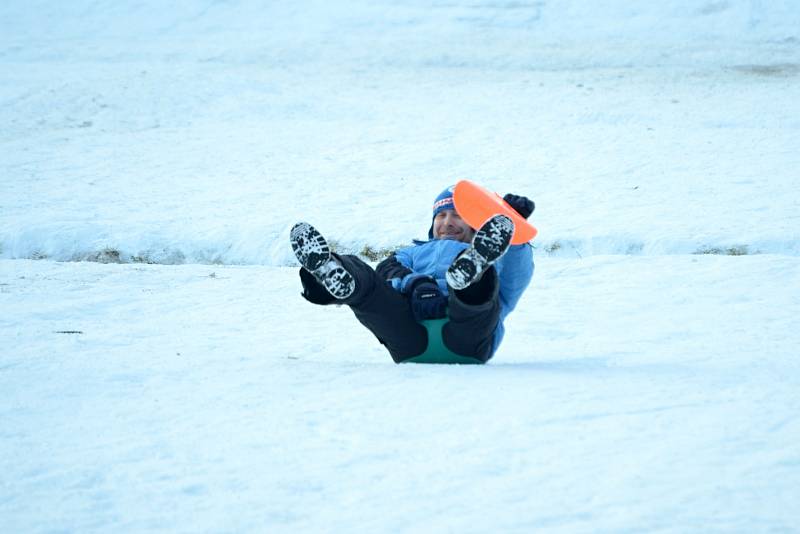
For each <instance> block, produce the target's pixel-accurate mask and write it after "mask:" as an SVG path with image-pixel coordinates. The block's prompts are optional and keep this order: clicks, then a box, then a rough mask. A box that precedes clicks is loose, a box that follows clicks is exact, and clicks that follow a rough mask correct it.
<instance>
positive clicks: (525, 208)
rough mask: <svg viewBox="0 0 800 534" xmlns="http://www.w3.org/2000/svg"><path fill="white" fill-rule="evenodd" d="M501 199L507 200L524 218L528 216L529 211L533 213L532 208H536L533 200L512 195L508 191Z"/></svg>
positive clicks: (529, 214)
mask: <svg viewBox="0 0 800 534" xmlns="http://www.w3.org/2000/svg"><path fill="white" fill-rule="evenodd" d="M503 200H505V201H506V202H508V204H509V205H510V206H511V207H512V208H514V210H515V211H516V212H517V213H519V214H520V215H522V216H523V217H524V218H526V219H527V218H528V217H530V216H531V213H533V210H534V209H536V204H534V203H533V200H531V199H529V198H528V197H523V196H520V195H512V194H511V193H509V194H507V195H506V196H504V197H503Z"/></svg>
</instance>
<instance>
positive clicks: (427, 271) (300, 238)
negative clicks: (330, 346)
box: [290, 187, 534, 363]
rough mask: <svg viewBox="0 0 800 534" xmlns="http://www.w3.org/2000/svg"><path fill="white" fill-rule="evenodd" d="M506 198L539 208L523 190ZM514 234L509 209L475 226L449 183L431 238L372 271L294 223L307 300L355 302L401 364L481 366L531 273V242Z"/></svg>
mask: <svg viewBox="0 0 800 534" xmlns="http://www.w3.org/2000/svg"><path fill="white" fill-rule="evenodd" d="M504 200H505V201H506V202H507V203H508V205H510V206H511V207H512V208H513V209H514V210H516V212H517V213H518V214H519V216H521V217H522V218H524V219H527V218H528V217H529V216H530V215H531V213H532V212H533V210H534V203H533V202H532V201H531V200H529V199H528V198H526V197H524V196H518V195H511V194H509V195H506V196H505V197H504ZM516 217H517V214H514V218H516ZM519 220H520V221H522V219H519ZM523 223H524V221H523ZM513 233H514V223H513V221H512V218H510V217H508V216H506V215H503V214H498V215H495V216H493V217H491V218H489V219H488V220H487V221H486V222H485V223H484V224H483V225H482V226H481V227H480V228H478V229H477V231H476V230H473V228H471V227H470V226H469V225H468V224H467V223H466V222H465V221H464V220H463V219H462V218H461V217H460V216H459V213H458V211H457V210H456V208H455V205H454V202H453V187H449V188H447V189H445V190H444V191H442V193H441V194H439V196H438V197H436V200H435V201H434V204H433V220H432V222H431V227H430V229H429V231H428V240H427V241H414V245H412V246H410V247H407V248H403V249H400V250H398V251H397V252H395V253H393V254H392V255H391V256H389V257H388V258H386V259H385V260H384V261H382V262H381V263H379V264H378V266H377V267H376V268H375V269H373V268H372V267H371V266H370V265H369V264H367V263H366V262H364V261H362V260H361V259H360V258H358V257H357V256H352V255H344V254H342V255H340V254H335V253H332V252H331V250H330V247H329V246H328V244H327V242H326V240H325V238H324V237H323V236H322V235H321V234H320V233H319V232H318V231H317V230H316V229H315V228H314V227H313V226H311V225H310V224H308V223H305V222H301V223H298V224H296V225H295V226H294V227H293V228H292V230H291V234H290V241H291V245H292V249H293V251H294V253H295V256H296V257H297V259H298V261H299V262H300V265H301V268H300V280H301V283H302V287H303V293H302V295H303V297H304V298H305V299H306V300H308V301H309V302H311V303H314V304H319V305H329V304H345V305H347V306H349V307H350V309H352V310H353V313H354V314H355V316H356V318H357V319H358V320H359V321H360V322H361V324H363V325H364V326H365V327H366V328H368V329H369V330H370V331H371V332H372V333H373V334H374V335H375V337H377V338H378V340H379V341H380V342H381V343H382V344H383V345H384V346H385V347H386V348H387V349H388V351H389V354H390V355H391V357H392V359H393V360H394V361H395V362H396V363H402V362H420V363H485V362H486V361H488V360H489V359H490V358H491V357H492V356H493V355H494V353H495V351H496V350H497V348H498V346H499V345H500V343H501V341H502V340H503V335H504V327H503V321H504V319H505V318H506V317H507V316H508V314H509V313H510V312H511V311H512V310H513V309H514V308H515V306H516V305H517V302H518V301H519V299H520V297H521V296H522V294H523V292H524V291H525V289H526V288H527V287H528V284H529V283H530V280H531V278H532V276H533V269H534V265H533V253H532V250H531V246H530V244H528V243H522V244H519V245H511V244H510V243H511V238H512V235H513Z"/></svg>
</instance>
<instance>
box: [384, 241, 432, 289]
mask: <svg viewBox="0 0 800 534" xmlns="http://www.w3.org/2000/svg"><path fill="white" fill-rule="evenodd" d="M413 267H414V257H413V255H412V254H411V253H410V252H409V250H408V249H401V250H398V251H397V252H395V253H394V254H392V255H391V256H389V257H388V258H386V259H385V260H383V261H382V262H380V263H379V264H378V266H377V267H376V268H375V271H376V272H377V273H378V275H379V276H380V277H381V278H383V279H384V280H386V281H388V282H389V283H390V284H392V287H393V288H394V289H396V290H397V291H399V292H401V293H408V292H409V291H410V290H411V288H412V287H413V286H414V282H415V281H417V280H418V279H420V278H428V276H426V275H424V274H422V273H416V272H414V269H413Z"/></svg>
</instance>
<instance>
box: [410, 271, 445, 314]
mask: <svg viewBox="0 0 800 534" xmlns="http://www.w3.org/2000/svg"><path fill="white" fill-rule="evenodd" d="M410 300H411V312H412V313H413V314H414V319H416V320H417V321H425V320H427V319H441V318H442V317H445V316H446V315H447V296H446V295H444V294H443V293H442V292H441V290H440V289H439V285H438V284H437V283H436V281H435V280H434V279H433V278H422V279H420V280H419V281H418V282H416V283H415V284H414V286H413V287H412V288H411V297H410Z"/></svg>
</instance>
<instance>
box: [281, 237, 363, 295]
mask: <svg viewBox="0 0 800 534" xmlns="http://www.w3.org/2000/svg"><path fill="white" fill-rule="evenodd" d="M289 241H290V243H291V245H292V251H293V252H294V255H295V257H296V258H297V261H299V262H300V265H301V266H302V267H303V268H304V269H305V270H307V271H308V272H310V273H311V274H312V275H314V278H315V279H316V280H317V281H318V282H319V283H320V284H322V286H323V287H324V288H325V289H326V290H327V291H328V293H330V294H331V296H333V297H334V298H336V299H339V300H341V299H346V298H347V297H349V296H351V295H352V294H353V292H354V291H355V289H356V283H355V279H354V278H353V276H352V275H351V274H350V273H348V272H347V270H346V269H345V268H344V267H343V266H342V264H341V263H340V262H339V260H337V259H336V258H334V257H333V256H332V255H331V248H330V246H329V245H328V242H327V241H325V238H324V237H322V234H320V233H319V232H318V231H317V229H316V228H314V227H313V226H311V225H310V224H308V223H305V222H301V223H297V224H296V225H294V226H293V227H292V231H291V232H290V234H289Z"/></svg>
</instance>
